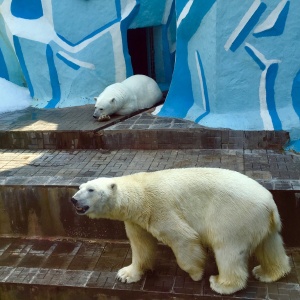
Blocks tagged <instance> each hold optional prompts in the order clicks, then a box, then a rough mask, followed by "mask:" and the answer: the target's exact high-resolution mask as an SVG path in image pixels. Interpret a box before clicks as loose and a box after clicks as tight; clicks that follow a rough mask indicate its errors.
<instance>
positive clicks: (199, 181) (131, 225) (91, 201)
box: [72, 168, 291, 294]
mask: <svg viewBox="0 0 300 300" xmlns="http://www.w3.org/2000/svg"><path fill="white" fill-rule="evenodd" d="M72 202H73V204H74V206H75V208H76V211H77V213H78V214H80V215H84V214H86V215H88V216H89V217H90V218H109V219H114V220H122V221H124V222H125V227H126V233H127V235H128V238H129V240H130V244H131V248H132V264H131V265H130V266H128V267H125V268H122V269H121V270H119V272H118V274H117V277H118V278H119V279H120V280H121V281H122V282H128V283H130V282H135V281H138V280H139V279H141V277H142V275H143V274H144V272H145V271H146V270H148V269H152V268H153V266H154V259H155V249H156V241H157V240H159V241H161V242H163V243H165V244H167V245H169V246H170V247H171V248H172V250H173V252H174V254H175V256H176V259H177V263H178V265H179V266H180V267H181V269H183V270H184V271H186V272H188V273H189V275H190V276H191V278H192V279H193V280H200V279H201V278H202V276H203V271H204V265H205V248H206V247H210V248H211V249H212V250H213V251H214V254H215V258H216V263H217V266H218V270H219V275H217V276H211V277H210V286H211V288H212V289H213V290H214V291H216V292H218V293H221V294H230V293H233V292H236V291H238V290H240V289H242V288H244V287H245V286H246V281H247V277H248V270H247V266H248V265H247V264H248V258H249V256H250V255H251V254H254V255H255V256H256V257H257V259H258V261H259V263H260V265H258V266H256V267H255V268H254V269H253V271H252V272H253V274H254V276H255V277H256V278H257V279H259V280H261V281H263V282H271V281H275V280H277V279H279V278H280V277H282V276H284V275H285V274H287V273H288V272H290V269H291V268H290V263H289V258H288V256H287V255H286V253H285V250H284V247H283V243H282V239H281V236H280V234H279V232H280V229H281V222H280V217H279V214H278V210H277V207H276V205H275V202H274V200H273V198H272V195H271V193H270V192H269V191H268V190H266V189H265V188H264V187H262V186H261V185H260V184H258V183H257V182H256V181H254V180H252V179H250V178H249V177H247V176H245V175H242V174H240V173H238V172H234V171H229V170H225V169H217V168H216V169H214V168H188V169H171V170H164V171H157V172H152V173H137V174H133V175H128V176H122V177H116V178H98V179H95V180H91V181H88V182H87V183H84V184H82V185H81V186H80V187H79V191H78V192H77V193H76V194H75V195H74V196H73V198H72Z"/></svg>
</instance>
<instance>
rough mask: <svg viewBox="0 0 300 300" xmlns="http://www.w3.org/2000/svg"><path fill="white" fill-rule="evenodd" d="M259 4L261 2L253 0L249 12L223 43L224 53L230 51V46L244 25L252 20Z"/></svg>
mask: <svg viewBox="0 0 300 300" xmlns="http://www.w3.org/2000/svg"><path fill="white" fill-rule="evenodd" d="M260 4H261V0H254V2H253V4H252V5H251V7H250V8H249V10H248V11H247V12H246V13H245V15H244V17H243V18H242V20H241V21H240V23H239V24H238V26H237V27H236V28H235V29H234V31H233V32H232V34H231V36H230V37H229V38H228V40H227V42H226V43H225V45H224V48H225V50H226V51H228V50H229V49H230V47H231V45H232V44H233V43H234V41H235V40H236V38H237V37H238V36H239V34H240V33H241V31H242V30H243V29H244V27H245V26H246V24H247V23H248V22H249V20H250V19H251V18H252V16H253V15H254V13H255V12H256V11H257V9H258V8H259V6H260Z"/></svg>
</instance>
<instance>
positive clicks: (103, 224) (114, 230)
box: [0, 185, 300, 247]
mask: <svg viewBox="0 0 300 300" xmlns="http://www.w3.org/2000/svg"><path fill="white" fill-rule="evenodd" d="M76 190H77V187H71V186H17V185H14V186H0V211H1V214H0V236H1V235H2V236H5V235H8V236H26V237H72V238H88V239H99V238H101V239H126V234H125V230H124V224H123V223H122V222H118V221H111V220H105V219H93V220H92V219H89V218H88V217H85V216H78V215H77V214H76V212H75V211H74V208H73V205H72V204H71V202H70V199H71V197H72V195H73V194H74V193H75V191H76ZM272 193H273V196H274V199H275V201H276V204H277V206H278V210H279V213H280V216H281V219H282V223H283V230H282V235H283V239H284V241H285V244H286V245H287V246H292V247H299V246H300V193H299V192H297V191H292V190H291V191H287V190H281V191H279V190H275V191H272Z"/></svg>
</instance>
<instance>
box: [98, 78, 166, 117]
mask: <svg viewBox="0 0 300 300" xmlns="http://www.w3.org/2000/svg"><path fill="white" fill-rule="evenodd" d="M94 99H95V101H96V105H95V111H94V115H93V117H94V118H95V119H98V121H106V120H109V119H110V115H112V114H117V115H128V114H131V113H133V112H135V111H138V110H140V109H144V108H149V107H151V106H153V105H154V104H156V103H158V102H159V101H160V100H161V99H162V92H161V90H160V88H159V86H158V84H157V83H156V82H155V81H154V80H153V79H152V78H150V77H148V76H145V75H133V76H131V77H129V78H127V79H126V80H124V81H123V82H118V83H114V84H111V85H109V86H108V87H107V88H105V89H104V91H103V92H102V93H101V94H100V95H99V96H98V97H95V98H94Z"/></svg>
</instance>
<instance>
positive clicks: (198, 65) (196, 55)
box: [195, 51, 207, 111]
mask: <svg viewBox="0 0 300 300" xmlns="http://www.w3.org/2000/svg"><path fill="white" fill-rule="evenodd" d="M195 60H196V62H197V64H196V67H197V75H198V79H199V85H200V89H201V97H202V103H203V108H204V110H205V111H206V109H207V107H206V101H207V99H206V97H205V93H204V84H203V77H202V72H201V69H200V61H199V59H198V54H197V51H195Z"/></svg>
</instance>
